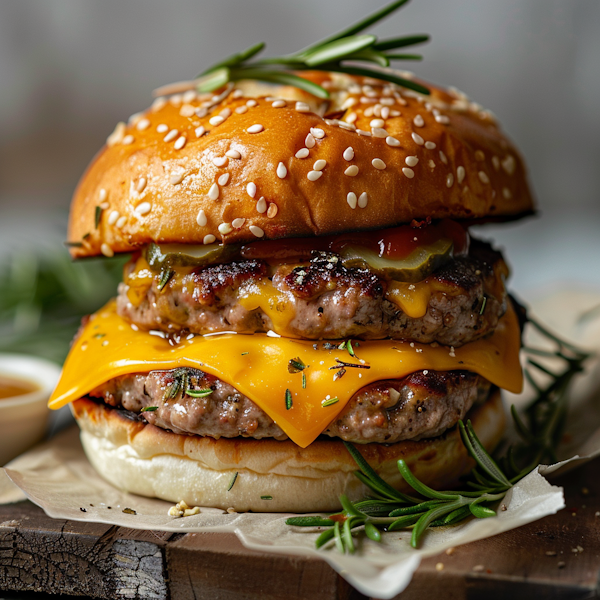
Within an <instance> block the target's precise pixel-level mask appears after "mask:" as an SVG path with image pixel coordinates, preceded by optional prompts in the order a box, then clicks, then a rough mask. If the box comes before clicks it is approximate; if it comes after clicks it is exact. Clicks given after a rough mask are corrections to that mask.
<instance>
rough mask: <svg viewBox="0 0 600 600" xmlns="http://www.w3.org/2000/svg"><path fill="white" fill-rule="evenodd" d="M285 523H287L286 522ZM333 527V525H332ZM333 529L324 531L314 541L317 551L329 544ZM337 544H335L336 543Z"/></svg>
mask: <svg viewBox="0 0 600 600" xmlns="http://www.w3.org/2000/svg"><path fill="white" fill-rule="evenodd" d="M288 521H289V519H288ZM286 523H287V521H286ZM334 527H335V525H334ZM334 527H332V528H331V529H326V530H325V531H324V532H323V533H321V534H320V535H319V537H318V538H317V539H316V541H315V546H316V547H317V550H318V549H319V548H320V547H321V546H324V545H325V544H326V543H327V542H329V541H330V540H332V539H333V537H334V536H335V529H334ZM336 543H337V542H336ZM341 551H342V553H343V552H344V549H343V548H342V550H341Z"/></svg>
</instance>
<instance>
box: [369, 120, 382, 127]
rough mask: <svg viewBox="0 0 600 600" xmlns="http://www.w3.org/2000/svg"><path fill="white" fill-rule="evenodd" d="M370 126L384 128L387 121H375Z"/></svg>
mask: <svg viewBox="0 0 600 600" xmlns="http://www.w3.org/2000/svg"><path fill="white" fill-rule="evenodd" d="M369 125H370V126H371V127H383V126H384V125H385V121H384V120H383V119H373V120H372V121H371V122H370V123H369Z"/></svg>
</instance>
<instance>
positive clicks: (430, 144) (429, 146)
mask: <svg viewBox="0 0 600 600" xmlns="http://www.w3.org/2000/svg"><path fill="white" fill-rule="evenodd" d="M425 148H427V150H435V148H436V143H435V142H425Z"/></svg>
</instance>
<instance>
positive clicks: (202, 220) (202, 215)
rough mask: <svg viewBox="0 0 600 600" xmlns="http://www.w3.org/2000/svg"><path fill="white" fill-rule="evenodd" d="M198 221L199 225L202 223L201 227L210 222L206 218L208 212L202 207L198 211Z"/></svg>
mask: <svg viewBox="0 0 600 600" xmlns="http://www.w3.org/2000/svg"><path fill="white" fill-rule="evenodd" d="M196 223H198V225H200V227H206V224H207V223H208V219H207V218H206V213H205V212H204V211H203V210H202V209H200V210H199V211H198V216H197V217H196Z"/></svg>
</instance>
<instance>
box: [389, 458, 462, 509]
mask: <svg viewBox="0 0 600 600" xmlns="http://www.w3.org/2000/svg"><path fill="white" fill-rule="evenodd" d="M397 464H398V470H399V471H400V474H401V475H402V477H403V478H404V481H406V483H408V485H410V487H411V488H413V490H415V491H416V492H418V493H419V494H421V495H422V496H425V498H431V499H435V500H455V499H456V498H457V497H458V495H457V494H453V493H451V494H449V493H444V492H438V491H436V490H432V489H431V488H430V487H429V486H426V485H425V484H424V483H422V482H421V481H419V480H418V479H417V478H416V477H415V476H414V475H413V474H412V471H411V470H410V469H409V467H408V465H407V464H406V463H405V462H404V460H402V459H400V460H399V461H398V463H397Z"/></svg>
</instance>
